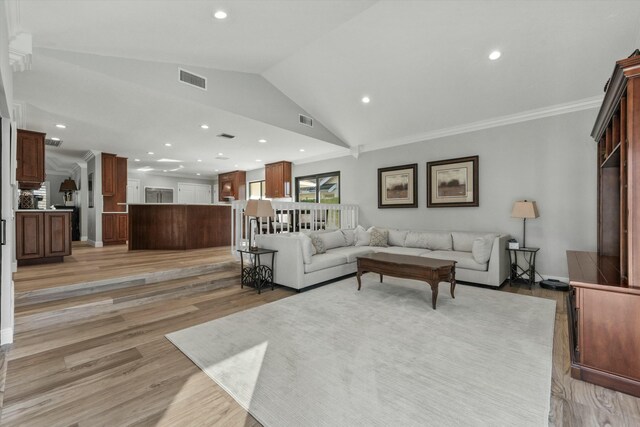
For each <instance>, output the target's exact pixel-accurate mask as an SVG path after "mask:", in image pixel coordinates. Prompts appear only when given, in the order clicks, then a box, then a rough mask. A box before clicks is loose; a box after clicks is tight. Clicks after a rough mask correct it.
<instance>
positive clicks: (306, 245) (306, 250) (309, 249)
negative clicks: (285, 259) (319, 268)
mask: <svg viewBox="0 0 640 427" xmlns="http://www.w3.org/2000/svg"><path fill="white" fill-rule="evenodd" d="M291 237H293V238H295V239H298V240H300V245H301V246H302V259H303V261H304V263H305V264H311V257H312V256H313V255H315V254H316V248H315V247H314V246H313V243H312V242H311V238H310V237H309V236H307V235H306V234H303V233H298V234H296V235H292V236H291Z"/></svg>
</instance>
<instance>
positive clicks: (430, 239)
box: [404, 231, 453, 251]
mask: <svg viewBox="0 0 640 427" xmlns="http://www.w3.org/2000/svg"><path fill="white" fill-rule="evenodd" d="M404 245H405V246H406V247H408V248H424V249H431V250H432V251H450V250H452V249H453V243H452V242H451V233H448V232H437V231H409V232H408V233H407V237H406V238H405V241H404Z"/></svg>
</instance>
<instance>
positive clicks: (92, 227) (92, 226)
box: [87, 157, 102, 243]
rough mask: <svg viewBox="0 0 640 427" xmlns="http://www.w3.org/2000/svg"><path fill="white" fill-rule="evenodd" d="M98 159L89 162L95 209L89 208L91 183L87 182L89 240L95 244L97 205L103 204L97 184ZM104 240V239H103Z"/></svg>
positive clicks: (88, 171) (88, 167)
mask: <svg viewBox="0 0 640 427" xmlns="http://www.w3.org/2000/svg"><path fill="white" fill-rule="evenodd" d="M96 163H98V162H97V159H96V157H93V158H91V159H89V161H87V181H88V179H89V175H91V174H93V207H92V208H90V207H89V183H88V182H87V212H88V214H87V239H88V240H89V241H90V242H92V243H95V242H97V230H96V228H97V226H96V225H97V221H96V219H97V216H96V205H98V203H102V200H101V199H102V196H101V194H102V192H101V191H100V190H99V189H98V188H97V183H96ZM101 240H102V239H101Z"/></svg>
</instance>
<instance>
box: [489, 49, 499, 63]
mask: <svg viewBox="0 0 640 427" xmlns="http://www.w3.org/2000/svg"><path fill="white" fill-rule="evenodd" d="M501 56H502V53H501V52H500V51H499V50H494V51H493V52H491V53H490V54H489V59H490V60H492V61H495V60H496V59H498V58H500V57H501Z"/></svg>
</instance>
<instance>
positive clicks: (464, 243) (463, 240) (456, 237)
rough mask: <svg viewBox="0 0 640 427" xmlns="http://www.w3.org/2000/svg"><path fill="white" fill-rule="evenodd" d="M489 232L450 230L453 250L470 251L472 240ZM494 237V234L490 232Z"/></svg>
mask: <svg viewBox="0 0 640 427" xmlns="http://www.w3.org/2000/svg"><path fill="white" fill-rule="evenodd" d="M489 234H491V233H476V232H471V231H452V232H451V237H452V238H453V250H454V251H462V252H471V250H472V249H473V241H474V240H476V239H477V238H478V237H485V236H488V235H489ZM491 235H492V236H493V237H494V238H495V237H496V234H491Z"/></svg>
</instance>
